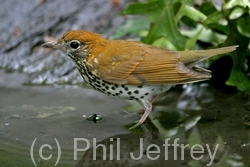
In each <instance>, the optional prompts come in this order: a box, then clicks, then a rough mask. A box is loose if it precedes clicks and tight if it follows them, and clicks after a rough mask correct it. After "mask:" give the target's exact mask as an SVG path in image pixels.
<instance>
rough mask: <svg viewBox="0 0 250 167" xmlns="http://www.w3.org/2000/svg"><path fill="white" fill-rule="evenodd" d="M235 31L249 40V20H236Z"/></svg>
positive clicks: (246, 18) (244, 18) (245, 18)
mask: <svg viewBox="0 0 250 167" xmlns="http://www.w3.org/2000/svg"><path fill="white" fill-rule="evenodd" d="M237 30H238V31H239V33H241V35H243V36H245V37H248V38H250V18H249V16H248V17H241V18H239V19H238V20H237Z"/></svg>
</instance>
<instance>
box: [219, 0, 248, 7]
mask: <svg viewBox="0 0 250 167" xmlns="http://www.w3.org/2000/svg"><path fill="white" fill-rule="evenodd" d="M236 6H241V7H243V8H245V7H246V6H248V7H249V6H250V2H249V1H248V0H230V1H228V2H227V3H225V4H224V6H223V9H232V8H234V7H236Z"/></svg>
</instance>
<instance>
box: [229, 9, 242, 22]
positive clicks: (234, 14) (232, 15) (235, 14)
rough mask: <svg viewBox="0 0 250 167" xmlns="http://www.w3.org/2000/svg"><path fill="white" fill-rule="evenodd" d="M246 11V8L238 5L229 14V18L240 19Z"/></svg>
mask: <svg viewBox="0 0 250 167" xmlns="http://www.w3.org/2000/svg"><path fill="white" fill-rule="evenodd" d="M244 13H245V10H244V9H243V8H241V7H236V8H234V9H233V11H232V12H231V13H230V15H229V19H238V18H239V17H240V16H242V15H243V14H244Z"/></svg>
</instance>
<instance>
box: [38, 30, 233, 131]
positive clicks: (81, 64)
mask: <svg viewBox="0 0 250 167" xmlns="http://www.w3.org/2000/svg"><path fill="white" fill-rule="evenodd" d="M42 47H47V48H54V49H60V50H61V51H63V52H64V53H65V54H66V55H68V56H69V57H70V58H72V60H73V61H74V63H75V64H76V66H77V68H78V70H79V72H80V74H81V75H82V77H83V78H84V80H85V82H86V83H87V84H89V85H90V86H92V87H93V88H94V89H95V90H98V91H100V92H102V93H105V94H107V95H109V96H113V97H118V98H126V99H130V100H133V99H134V100H138V101H140V102H141V103H142V105H143V106H144V108H145V111H144V114H143V116H142V117H141V119H140V120H139V122H138V123H137V124H135V125H134V126H133V127H131V129H132V128H135V127H137V126H139V125H140V124H142V123H143V122H144V121H145V119H146V118H147V116H148V115H149V113H150V112H151V110H152V103H153V101H154V100H155V99H156V97H157V96H158V95H159V94H160V93H163V92H166V91H167V90H169V89H170V88H171V86H172V85H175V84H187V83H193V82H198V81H203V80H207V79H209V78H211V75H210V71H209V70H206V69H204V68H200V67H197V66H194V65H195V64H197V63H199V62H200V61H203V60H205V59H207V58H209V57H211V56H214V55H218V54H223V53H227V52H231V51H233V50H235V49H236V47H237V46H229V47H224V48H219V49H210V50H192V51H171V50H167V49H163V48H159V47H155V46H151V45H146V44H143V43H141V42H135V41H127V40H107V39H105V38H103V37H101V36H100V35H98V34H95V33H92V32H88V31H85V30H73V31H68V32H66V33H65V34H63V35H62V36H61V37H60V38H59V39H58V40H57V41H56V42H48V43H45V44H43V45H42Z"/></svg>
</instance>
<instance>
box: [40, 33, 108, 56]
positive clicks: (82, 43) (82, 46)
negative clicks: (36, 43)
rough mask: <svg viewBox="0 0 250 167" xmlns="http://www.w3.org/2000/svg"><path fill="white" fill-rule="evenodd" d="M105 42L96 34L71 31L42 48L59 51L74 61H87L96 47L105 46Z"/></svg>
mask: <svg viewBox="0 0 250 167" xmlns="http://www.w3.org/2000/svg"><path fill="white" fill-rule="evenodd" d="M105 41H106V40H105V39H104V38H102V37H101V36H100V35H98V34H95V33H92V32H89V31H85V30H72V31H68V32H66V33H65V34H63V35H62V36H61V37H60V38H59V39H58V40H57V41H54V42H47V43H44V44H43V45H42V47H45V48H53V49H60V50H61V51H63V52H64V53H65V54H66V55H68V56H69V57H71V58H72V59H73V60H74V61H78V60H85V61H87V60H88V57H89V56H90V55H91V54H92V53H94V52H96V51H97V50H98V48H99V47H98V46H97V45H99V46H100V45H105ZM96 49H97V50H96Z"/></svg>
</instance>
